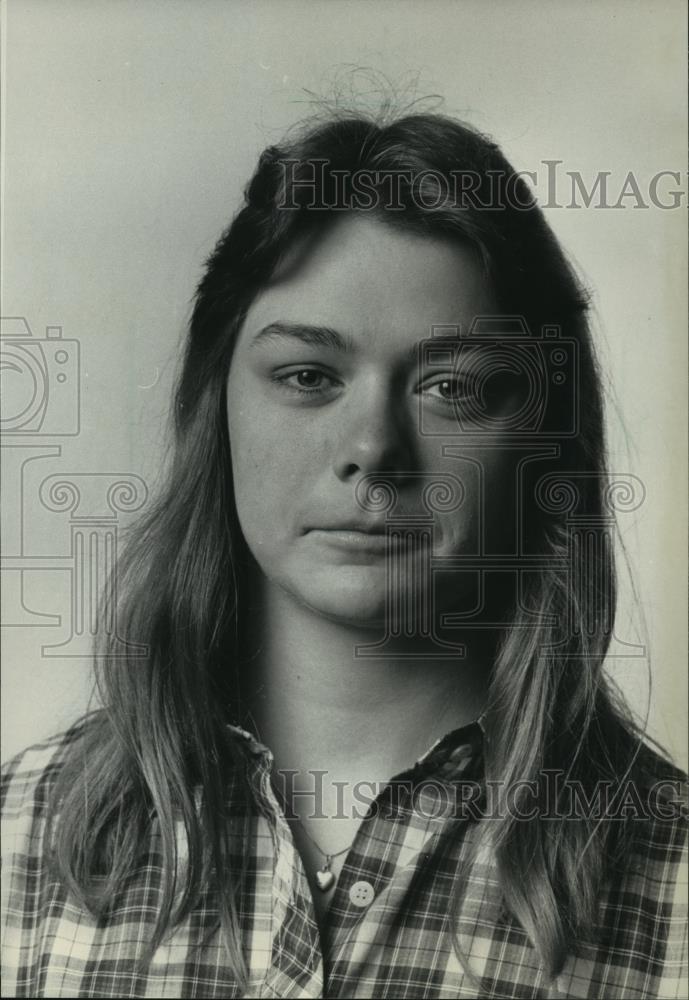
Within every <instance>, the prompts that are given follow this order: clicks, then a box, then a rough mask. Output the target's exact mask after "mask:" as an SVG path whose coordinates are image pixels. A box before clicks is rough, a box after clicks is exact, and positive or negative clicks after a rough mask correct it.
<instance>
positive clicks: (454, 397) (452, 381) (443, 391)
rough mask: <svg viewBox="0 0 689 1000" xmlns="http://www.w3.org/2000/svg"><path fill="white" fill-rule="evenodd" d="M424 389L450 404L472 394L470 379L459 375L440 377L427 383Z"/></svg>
mask: <svg viewBox="0 0 689 1000" xmlns="http://www.w3.org/2000/svg"><path fill="white" fill-rule="evenodd" d="M424 391H425V392H426V394H427V395H430V396H431V397H432V398H433V399H438V400H440V401H441V402H443V403H450V404H452V403H457V402H458V401H459V400H461V399H466V398H468V397H469V396H470V395H472V393H471V389H470V386H469V382H468V380H467V379H464V378H457V377H453V378H444V379H439V380H438V381H437V382H433V383H431V384H430V385H427V386H426V387H425V390H424Z"/></svg>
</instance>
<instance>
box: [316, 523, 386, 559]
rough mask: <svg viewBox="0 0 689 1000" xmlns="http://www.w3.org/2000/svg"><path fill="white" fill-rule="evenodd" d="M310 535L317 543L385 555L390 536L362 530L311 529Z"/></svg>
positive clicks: (380, 532) (379, 532)
mask: <svg viewBox="0 0 689 1000" xmlns="http://www.w3.org/2000/svg"><path fill="white" fill-rule="evenodd" d="M309 534H311V535H313V536H314V537H315V539H316V540H317V541H323V542H326V543H327V544H328V545H334V546H336V547H338V548H344V549H349V550H350V551H352V550H354V551H359V552H380V553H385V552H386V551H387V547H388V536H387V534H385V533H384V532H382V531H373V530H371V529H367V530H363V529H361V528H340V527H338V528H311V529H310V531H309Z"/></svg>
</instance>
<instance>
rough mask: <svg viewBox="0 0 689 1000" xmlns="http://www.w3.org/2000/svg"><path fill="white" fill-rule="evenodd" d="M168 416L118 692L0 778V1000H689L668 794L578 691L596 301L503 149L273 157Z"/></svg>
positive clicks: (425, 119) (603, 683) (674, 814)
mask: <svg viewBox="0 0 689 1000" xmlns="http://www.w3.org/2000/svg"><path fill="white" fill-rule="evenodd" d="M174 412H175V451H174V458H173V461H172V463H171V468H170V472H169V480H168V483H167V486H166V488H165V490H164V491H163V492H162V495H161V496H160V498H159V500H158V502H157V504H156V506H155V509H153V510H151V511H150V513H149V514H148V515H147V517H146V518H145V519H144V520H143V521H142V522H141V524H140V526H139V527H138V530H137V532H136V534H135V535H134V537H133V538H132V539H131V541H130V544H129V547H128V550H127V551H126V553H125V554H124V556H123V557H122V559H121V560H120V564H119V567H118V574H117V590H118V595H117V605H118V607H117V621H118V622H119V632H120V637H124V638H125V639H126V640H128V641H129V642H131V643H132V647H131V648H132V654H131V656H130V657H128V658H127V657H122V656H121V655H115V654H116V652H117V651H118V650H119V648H120V647H119V646H117V647H116V646H115V641H114V638H113V645H112V648H111V649H110V650H108V649H107V648H106V649H104V650H99V653H100V654H101V659H99V660H98V661H97V662H98V663H100V664H101V667H100V690H101V693H102V699H103V708H102V710H100V711H98V712H95V713H92V714H90V715H88V716H87V717H85V718H84V719H82V720H80V721H79V722H78V723H77V724H76V725H74V726H73V727H72V728H71V729H70V730H69V731H68V732H66V733H63V734H61V735H59V736H57V737H56V738H54V739H52V740H49V741H47V742H45V743H43V744H41V745H40V746H35V747H32V748H30V749H28V750H26V751H25V752H24V753H23V754H20V755H19V756H18V757H17V758H15V759H14V760H13V761H11V762H10V764H9V765H8V767H7V769H6V775H5V784H4V808H5V816H6V822H7V832H6V834H5V839H4V846H5V849H6V852H7V867H6V873H5V876H4V891H5V893H6V905H5V917H4V921H5V944H4V948H5V950H4V975H5V993H6V994H7V995H16V996H51V997H55V996H94V997H106V996H108V997H110V996H112V997H114V996H117V997H122V996H131V997H138V996H141V997H144V996H146V997H163V996H167V997H176V996H197V997H211V996H222V997H227V996H252V997H254V996H255V997H258V996H261V997H320V996H327V997H355V996H356V997H366V996H376V997H459V996H471V997H474V996H485V997H492V996H495V997H507V996H510V997H512V996H520V997H556V996H563V995H564V996H570V997H574V996H582V997H584V996H586V997H603V996H606V997H607V996H615V997H656V996H658V997H660V996H663V997H669V996H680V995H683V993H682V991H683V989H684V988H685V987H684V980H683V976H684V973H683V970H682V963H683V958H684V948H685V946H686V906H685V903H686V900H685V899H684V898H683V897H682V885H683V882H682V878H683V877H686V876H683V874H682V872H683V869H682V867H681V862H682V852H683V850H686V830H685V825H684V822H683V816H682V810H681V807H680V801H679V797H680V792H681V790H682V787H683V775H682V774H681V773H680V772H679V771H678V770H676V769H675V768H674V767H673V766H672V765H671V764H670V763H669V762H668V761H667V760H666V759H665V758H664V757H663V756H662V754H660V753H657V752H656V751H654V750H652V749H651V747H650V746H649V744H648V742H647V741H645V740H644V739H643V736H642V734H641V733H640V732H639V730H638V729H637V727H636V726H635V724H634V723H633V722H632V721H631V718H630V716H629V714H628V713H627V711H626V710H625V709H624V706H623V705H622V703H621V702H620V701H619V700H618V699H617V698H615V697H614V696H613V693H612V691H611V688H610V686H609V683H608V681H607V679H606V676H605V673H604V671H603V660H604V658H605V655H606V652H607V651H608V649H609V646H610V643H611V642H613V641H615V642H617V641H618V640H617V639H616V638H615V636H614V611H615V572H614V559H613V552H612V529H613V524H614V500H615V496H616V484H615V483H614V482H612V481H611V480H610V479H609V477H608V475H607V472H606V458H605V441H604V431H603V403H602V395H601V385H600V378H599V372H598V368H597V365H596V360H595V356H594V350H593V345H592V343H591V338H590V334H589V331H588V327H587V321H586V297H585V295H584V293H583V290H582V288H581V286H580V284H579V283H578V281H577V279H576V277H575V275H574V273H573V271H572V268H571V267H570V265H569V264H568V262H567V260H566V258H565V256H564V254H563V252H562V250H561V249H560V247H559V245H558V243H557V241H556V239H555V237H554V236H553V234H552V232H551V231H550V229H549V227H548V225H547V224H546V222H545V220H544V217H543V215H542V213H541V211H540V209H539V208H538V207H537V205H536V204H535V202H534V199H533V197H532V195H531V194H530V192H529V190H528V188H527V186H526V185H525V184H524V182H523V181H522V180H521V179H520V178H519V177H518V176H517V175H516V174H515V172H514V171H513V169H512V168H511V166H510V165H509V163H508V162H507V161H506V160H505V158H504V157H503V155H502V154H501V152H500V150H499V149H498V147H497V146H496V145H495V144H494V143H492V142H491V141H489V140H488V139H486V138H485V137H484V136H482V135H480V134H478V133H476V132H475V131H473V130H471V129H470V128H468V127H466V126H464V125H461V124H459V123H457V122H455V121H453V120H450V119H449V118H445V117H442V116H439V115H430V114H428V115H426V114H415V115H409V116H407V117H403V118H399V119H397V120H391V121H376V120H372V119H369V118H366V117H363V116H358V115H341V116H334V117H332V118H329V119H327V120H321V121H317V122H315V123H312V124H311V125H310V126H309V127H308V128H306V129H305V130H303V131H302V132H301V133H300V135H299V137H298V138H297V139H293V140H291V141H290V142H289V143H286V144H285V145H284V146H283V147H281V148H277V147H271V148H269V149H267V150H266V151H265V152H264V153H263V155H262V156H261V158H260V161H259V163H258V166H257V168H256V171H255V174H254V176H253V177H252V179H251V181H250V183H249V185H248V187H247V190H246V197H245V204H244V206H243V207H242V209H241V210H240V211H239V213H238V215H237V216H236V217H235V219H234V221H233V222H232V224H231V225H230V226H229V228H228V229H227V231H226V232H225V233H224V235H223V236H222V238H221V239H220V241H219V243H218V245H217V248H216V250H215V252H214V253H213V255H212V256H211V258H210V259H209V261H208V263H207V267H206V270H205V274H204V276H203V279H202V281H201V283H200V285H199V288H198V292H197V296H196V300H195V306H194V311H193V315H192V318H191V323H190V328H189V337H188V341H187V346H186V352H185V356H184V364H183V369H182V372H181V377H180V380H179V385H178V388H177V393H176V397H175V410H174ZM618 485H619V484H618ZM623 485H624V484H623ZM627 485H628V484H627ZM109 600H111V601H114V600H115V597H114V594H111V595H110V596H109ZM118 641H119V640H118Z"/></svg>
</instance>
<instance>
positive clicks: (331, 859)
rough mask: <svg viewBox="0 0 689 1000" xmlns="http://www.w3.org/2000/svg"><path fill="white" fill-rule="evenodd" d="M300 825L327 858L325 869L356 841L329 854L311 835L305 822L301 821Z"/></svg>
mask: <svg viewBox="0 0 689 1000" xmlns="http://www.w3.org/2000/svg"><path fill="white" fill-rule="evenodd" d="M299 825H300V826H301V829H302V832H303V833H304V834H305V835H306V836H307V837H308V838H309V840H310V841H311V843H312V844H313V846H314V847H315V848H316V850H317V851H318V852H319V853H320V854H322V855H323V857H324V858H325V864H324V865H323V870H328V869H329V868H330V862H331V861H333V860H334V859H335V858H339V857H340V856H341V855H342V854H346V853H347V851H348V850H349V849H350V847H351V846H352V844H353V843H354V841H352V843H350V844H347V846H346V847H343V848H342V850H341V851H335V852H334V853H333V854H328V852H327V851H324V850H323V848H322V847H321V846H320V844H318V843H317V842H316V841H315V840H314V838H313V837H312V836H311V834H310V833H309V831H308V830H307V829H306V827H305V826H304V825H303V823H300V824H299Z"/></svg>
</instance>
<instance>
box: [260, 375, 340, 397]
mask: <svg viewBox="0 0 689 1000" xmlns="http://www.w3.org/2000/svg"><path fill="white" fill-rule="evenodd" d="M270 378H271V381H272V382H275V383H276V384H277V385H279V386H280V387H281V388H283V389H285V390H286V391H287V392H293V393H297V394H298V395H300V396H319V395H322V394H323V393H325V392H328V391H329V390H330V389H332V388H333V387H334V386H335V385H336V384H337V383H336V380H335V379H334V378H333V377H332V376H331V375H328V373H327V372H324V371H322V370H321V369H320V368H296V369H293V370H292V371H288V372H274V373H273V374H272V375H271V376H270Z"/></svg>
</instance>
